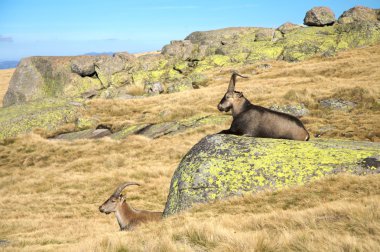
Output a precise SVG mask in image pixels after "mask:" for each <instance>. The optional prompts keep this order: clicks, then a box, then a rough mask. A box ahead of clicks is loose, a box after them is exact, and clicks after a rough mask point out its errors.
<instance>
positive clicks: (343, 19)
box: [338, 6, 380, 24]
mask: <svg viewBox="0 0 380 252" xmlns="http://www.w3.org/2000/svg"><path fill="white" fill-rule="evenodd" d="M378 15H379V14H378V11H377V10H375V9H371V8H367V7H364V6H356V7H353V8H351V9H349V10H347V11H345V12H343V14H342V15H341V16H340V17H339V19H338V23H340V24H348V23H353V22H363V21H364V22H377V21H378V20H380V19H379V18H378Z"/></svg>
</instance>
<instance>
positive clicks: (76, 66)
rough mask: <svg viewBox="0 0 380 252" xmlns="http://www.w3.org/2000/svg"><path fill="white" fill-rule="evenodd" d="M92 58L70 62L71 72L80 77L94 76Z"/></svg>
mask: <svg viewBox="0 0 380 252" xmlns="http://www.w3.org/2000/svg"><path fill="white" fill-rule="evenodd" d="M94 63H95V59H94V57H90V56H88V57H86V56H83V57H80V58H76V59H74V60H72V61H71V71H72V72H73V73H76V74H79V75H80V76H82V77H85V76H92V75H94V74H95V65H94Z"/></svg>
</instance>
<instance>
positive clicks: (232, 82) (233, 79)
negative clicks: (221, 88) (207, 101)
mask: <svg viewBox="0 0 380 252" xmlns="http://www.w3.org/2000/svg"><path fill="white" fill-rule="evenodd" d="M236 76H239V77H242V78H248V77H246V76H243V75H240V74H239V73H237V72H236V71H233V72H232V75H231V79H230V84H229V85H228V90H227V92H233V91H235V83H236Z"/></svg>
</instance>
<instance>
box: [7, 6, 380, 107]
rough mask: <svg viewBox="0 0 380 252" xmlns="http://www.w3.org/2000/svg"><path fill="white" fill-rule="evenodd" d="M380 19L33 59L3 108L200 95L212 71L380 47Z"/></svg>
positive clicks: (320, 19) (363, 14)
mask: <svg viewBox="0 0 380 252" xmlns="http://www.w3.org/2000/svg"><path fill="white" fill-rule="evenodd" d="M379 20H380V19H379V10H375V9H369V8H366V7H362V6H357V7H354V8H351V9H350V10H348V11H346V12H344V13H343V14H342V15H341V16H340V17H339V18H338V21H337V22H336V20H335V15H334V13H332V11H331V10H330V9H329V8H327V7H315V8H313V9H311V10H310V11H309V12H308V13H307V14H306V16H305V24H307V25H309V26H308V27H304V26H299V25H294V24H291V23H285V24H283V25H281V26H280V27H278V28H277V29H271V28H257V27H237V28H224V29H219V30H213V31H203V32H200V31H198V32H193V33H191V34H190V35H188V36H187V37H186V38H185V39H184V40H179V41H171V42H170V44H168V45H166V46H164V47H163V48H162V50H161V54H146V55H142V56H138V57H136V56H134V55H131V54H128V53H126V52H122V53H115V54H114V55H99V56H76V57H30V58H25V59H22V60H21V62H20V64H19V65H18V67H17V70H16V72H15V74H14V76H13V77H12V80H11V83H10V86H9V89H8V92H7V93H6V96H5V98H4V101H3V105H4V107H7V106H11V105H13V104H20V103H25V102H29V101H33V100H38V99H41V98H47V97H80V96H83V95H84V96H85V97H86V98H88V96H86V94H87V93H89V92H90V93H91V94H92V95H91V96H89V97H91V98H92V97H100V98H117V97H121V98H123V97H127V95H128V87H129V86H133V85H134V86H140V87H142V88H141V89H142V90H143V89H144V86H150V85H153V84H154V83H160V84H161V85H162V89H160V91H158V93H162V92H164V90H166V92H179V91H183V90H187V89H192V88H199V87H200V86H202V85H207V82H208V78H207V75H206V74H205V73H206V72H207V70H210V69H213V68H216V67H234V66H238V65H244V64H251V63H254V62H256V61H260V60H285V61H299V60H304V59H307V58H310V57H312V56H314V55H333V54H334V53H335V52H337V51H340V50H345V49H349V48H354V47H360V46H365V45H371V44H375V43H377V42H379V41H380V21H379ZM200 79H201V80H202V81H201V82H202V84H201V85H199V80H200ZM146 90H149V89H146ZM147 93H149V92H148V91H147ZM156 93H157V92H150V93H149V94H156Z"/></svg>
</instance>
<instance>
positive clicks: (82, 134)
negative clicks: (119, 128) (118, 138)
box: [54, 129, 112, 140]
mask: <svg viewBox="0 0 380 252" xmlns="http://www.w3.org/2000/svg"><path fill="white" fill-rule="evenodd" d="M111 134H112V132H111V131H110V130H109V129H96V130H93V129H88V130H82V131H77V132H71V133H65V134H60V135H58V136H56V137H55V138H54V139H57V140H76V139H98V138H102V137H106V136H110V135H111Z"/></svg>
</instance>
